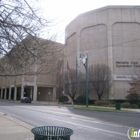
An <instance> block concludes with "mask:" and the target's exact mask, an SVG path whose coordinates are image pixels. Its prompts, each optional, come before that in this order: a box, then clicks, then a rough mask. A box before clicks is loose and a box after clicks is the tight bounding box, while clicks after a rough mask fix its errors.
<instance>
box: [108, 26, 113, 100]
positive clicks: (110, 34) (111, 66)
mask: <svg viewBox="0 0 140 140" xmlns="http://www.w3.org/2000/svg"><path fill="white" fill-rule="evenodd" d="M107 35H108V66H109V67H110V69H111V72H112V79H111V83H113V77H114V71H113V49H112V48H113V46H112V45H113V44H112V24H109V25H108V32H107ZM109 99H114V87H113V85H112V86H111V88H110V93H109Z"/></svg>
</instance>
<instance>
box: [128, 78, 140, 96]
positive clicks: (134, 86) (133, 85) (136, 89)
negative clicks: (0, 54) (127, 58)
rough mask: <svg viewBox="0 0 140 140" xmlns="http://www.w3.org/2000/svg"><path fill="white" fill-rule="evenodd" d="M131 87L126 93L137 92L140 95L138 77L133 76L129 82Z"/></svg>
mask: <svg viewBox="0 0 140 140" xmlns="http://www.w3.org/2000/svg"><path fill="white" fill-rule="evenodd" d="M129 84H130V86H131V88H130V89H129V91H128V93H130V94H131V95H132V94H138V95H140V77H137V78H133V80H132V81H131V82H130V83H129Z"/></svg>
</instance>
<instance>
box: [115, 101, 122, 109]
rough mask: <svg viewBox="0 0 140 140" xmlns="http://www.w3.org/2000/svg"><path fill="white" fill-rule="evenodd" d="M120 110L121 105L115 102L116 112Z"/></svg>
mask: <svg viewBox="0 0 140 140" xmlns="http://www.w3.org/2000/svg"><path fill="white" fill-rule="evenodd" d="M120 109H121V103H120V102H116V110H120Z"/></svg>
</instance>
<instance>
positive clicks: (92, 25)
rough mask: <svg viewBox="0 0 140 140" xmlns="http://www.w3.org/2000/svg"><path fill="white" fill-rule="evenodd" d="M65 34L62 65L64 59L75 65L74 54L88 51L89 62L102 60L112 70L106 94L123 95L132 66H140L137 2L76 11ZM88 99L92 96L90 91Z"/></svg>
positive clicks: (110, 95)
mask: <svg viewBox="0 0 140 140" xmlns="http://www.w3.org/2000/svg"><path fill="white" fill-rule="evenodd" d="M65 34H66V35H65V42H66V47H65V67H66V64H67V61H68V62H69V66H70V67H71V68H73V69H75V59H76V57H79V55H80V53H82V54H86V53H88V63H89V65H93V64H97V63H100V64H102V63H103V64H106V65H108V66H109V67H110V69H111V71H112V80H113V85H112V87H111V90H110V93H109V95H108V98H109V99H124V98H125V96H126V95H127V94H128V93H127V91H128V90H129V88H130V86H129V84H128V83H129V81H130V80H131V79H132V77H133V76H134V75H135V73H134V69H135V70H139V69H140V6H106V7H103V8H99V9H97V10H93V11H89V12H86V13H83V14H80V15H79V16H77V17H76V18H75V19H74V20H73V21H71V23H69V24H68V25H67V27H66V30H65ZM79 63H80V61H79ZM81 71H85V70H84V67H82V66H81ZM90 99H95V98H94V96H93V95H92V94H91V95H90Z"/></svg>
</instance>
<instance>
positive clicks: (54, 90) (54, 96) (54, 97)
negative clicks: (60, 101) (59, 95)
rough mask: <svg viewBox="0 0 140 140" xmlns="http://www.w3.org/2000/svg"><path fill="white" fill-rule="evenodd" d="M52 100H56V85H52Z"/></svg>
mask: <svg viewBox="0 0 140 140" xmlns="http://www.w3.org/2000/svg"><path fill="white" fill-rule="evenodd" d="M53 100H54V101H55V100H56V87H53Z"/></svg>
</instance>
